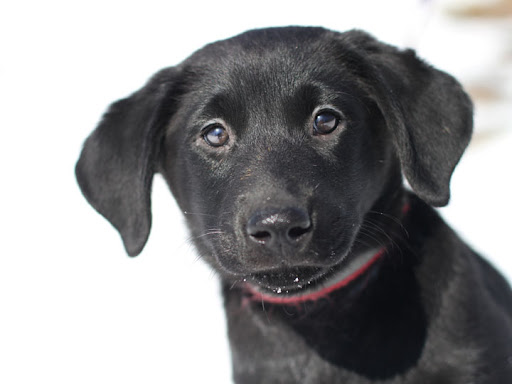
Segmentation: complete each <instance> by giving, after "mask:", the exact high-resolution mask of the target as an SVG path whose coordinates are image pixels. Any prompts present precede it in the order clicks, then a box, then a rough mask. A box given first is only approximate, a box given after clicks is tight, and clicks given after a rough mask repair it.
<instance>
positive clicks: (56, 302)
mask: <svg viewBox="0 0 512 384" xmlns="http://www.w3.org/2000/svg"><path fill="white" fill-rule="evenodd" d="M473 2H474V1H473ZM11 3H12V4H11V5H5V4H4V5H1V6H0V57H1V60H0V105H1V106H2V107H1V113H0V135H1V137H0V160H1V161H0V164H1V165H0V167H1V168H0V170H1V175H2V179H3V182H2V189H1V192H0V196H1V200H0V201H1V210H0V212H1V217H2V219H3V220H2V222H1V224H0V225H1V231H0V233H1V237H0V238H1V240H2V241H1V243H2V250H1V255H0V382H1V383H9V384H11V383H39V382H52V383H56V384H57V383H120V382H123V383H126V384H128V383H171V382H187V383H199V382H211V383H228V382H230V371H229V369H230V368H229V351H228V346H227V342H226V338H225V331H226V330H225V324H224V317H223V316H224V315H223V313H222V310H221V300H220V297H219V294H218V284H217V281H216V278H215V276H214V274H213V273H212V272H211V271H209V270H208V269H207V268H206V267H205V266H204V265H203V264H202V262H201V261H200V260H198V259H197V257H196V256H195V255H194V253H193V251H192V249H191V247H190V245H189V244H188V242H187V241H186V238H187V235H186V233H185V232H184V229H183V226H182V219H181V216H180V213H179V212H178V210H177V208H176V207H175V205H174V202H173V200H172V198H171V196H170V194H169V193H168V192H167V190H166V187H165V186H164V183H163V182H162V180H161V179H160V178H156V180H155V186H154V194H153V208H154V209H153V211H154V222H153V231H152V234H151V237H150V240H149V243H148V245H147V247H146V249H145V250H144V252H143V254H142V255H141V256H139V257H138V258H135V259H130V258H128V257H127V256H125V254H124V251H123V249H122V245H121V242H120V239H119V238H118V236H117V234H116V233H115V232H114V230H113V229H112V228H111V227H110V225H109V224H108V223H107V222H106V221H105V220H103V219H102V218H101V217H100V216H99V215H97V214H96V213H95V212H94V211H93V210H92V209H91V208H90V207H89V206H88V205H87V204H86V203H85V200H84V199H83V198H82V197H81V195H80V192H79V190H78V188H77V186H76V184H75V181H74V177H73V167H74V163H75V161H76V158H77V156H78V153H79V151H80V147H81V143H82V141H83V140H84V138H85V137H86V136H87V135H88V134H89V133H90V131H91V130H92V129H93V128H94V126H95V124H96V123H97V121H98V119H99V117H100V115H101V114H102V112H103V111H104V109H105V108H106V106H107V105H108V104H109V103H110V102H111V101H113V100H115V99H118V98H120V97H123V96H125V95H127V94H129V93H131V92H132V91H133V90H135V89H137V88H138V87H139V86H140V85H141V84H142V83H143V82H144V81H145V80H146V79H147V78H148V77H149V76H150V75H151V74H152V73H154V72H155V71H156V70H157V69H159V68H161V67H164V66H168V65H173V64H176V63H178V62H179V61H181V60H182V59H184V58H185V57H186V56H187V55H189V54H190V53H191V52H192V51H193V50H195V49H196V48H199V47H201V46H202V45H204V44H206V43H208V42H210V41H213V40H217V39H220V38H225V37H228V36H230V35H233V34H236V33H239V32H241V31H244V30H246V29H250V28H254V27H263V26H270V25H289V24H299V25H323V26H326V27H329V28H332V29H336V30H345V29H348V28H352V27H358V28H363V29H367V30H369V31H370V32H372V33H374V34H375V35H376V36H378V37H380V38H381V39H383V40H385V41H388V42H390V43H394V44H397V45H400V46H404V45H410V46H413V47H415V48H417V49H418V51H419V53H420V55H422V56H424V57H425V58H427V59H428V60H429V61H430V62H432V63H433V64H435V65H437V66H439V67H441V68H443V69H446V70H448V71H450V72H452V73H454V74H455V75H457V76H459V77H460V78H461V80H462V81H463V82H464V83H465V84H466V85H467V86H468V89H470V90H474V94H475V96H476V101H477V115H476V122H477V130H476V134H475V140H474V142H473V144H472V145H471V147H470V149H469V150H468V152H467V154H466V156H465V157H464V158H463V161H462V162H461V164H460V166H459V167H458V169H457V171H456V173H455V175H454V177H453V184H452V202H451V204H450V206H449V207H447V208H443V209H442V213H443V215H445V217H446V218H447V220H448V221H450V222H451V223H452V224H453V226H454V227H455V228H457V229H458V230H459V231H460V233H461V234H462V236H463V237H464V238H465V239H466V240H467V241H468V242H470V243H471V244H472V245H473V246H474V247H475V248H476V249H478V250H479V251H481V252H482V253H484V254H486V255H487V256H488V257H489V258H490V259H491V260H492V261H493V263H494V264H496V265H498V266H499V267H500V268H501V269H502V271H503V272H504V273H505V274H507V276H508V277H509V279H512V252H511V251H510V246H509V241H508V240H509V239H508V236H511V235H512V233H511V225H510V219H509V218H510V217H511V214H512V209H511V205H510V203H509V201H510V196H511V194H512V185H511V180H510V179H511V178H510V166H511V165H512V164H511V163H512V162H511V160H512V154H511V150H512V127H511V125H512V116H511V113H512V112H511V110H512V109H511V108H510V105H511V104H510V102H511V99H512V96H511V95H512V89H511V88H512V74H511V73H512V71H511V65H512V49H511V47H512V43H511V41H510V40H507V38H510V36H512V33H510V32H511V25H512V24H511V19H510V18H508V19H502V20H501V21H496V20H493V21H485V20H482V19H473V20H468V19H467V18H461V17H458V18H454V17H453V16H452V17H448V13H447V11H446V10H447V9H448V8H450V9H453V7H455V6H460V5H461V4H462V5H464V2H463V1H462V0H459V1H457V2H456V3H454V2H450V3H447V2H446V1H445V2H437V3H432V2H427V1H422V2H420V1H418V2H414V1H406V0H403V1H398V0H397V1H386V2H383V1H369V0H366V1H358V2H357V6H355V5H354V4H355V3H356V2H352V1H341V0H338V1H331V2H327V1H317V2H315V3H314V4H311V3H308V4H306V5H299V2H296V1H293V2H291V1H290V2H288V1H283V2H276V1H267V0H264V1H259V2H258V5H257V6H256V5H252V7H254V8H250V7H251V5H247V4H245V3H242V2H234V1H232V2H228V1H224V0H217V1H209V2H204V3H202V2H197V1H188V2H182V3H184V4H180V5H171V2H168V1H155V0H147V1H145V2H141V3H139V4H135V2H131V1H124V2H121V1H118V2H113V1H110V2H109V1H101V2H100V1H88V2H83V3H77V2H69V1H68V2H64V1H56V0H48V1H44V2H36V1H32V2H31V1H26V2H22V1H20V2H16V3H15V4H16V5H13V4H14V2H11ZM251 4H255V3H251ZM457 9H458V8H457Z"/></svg>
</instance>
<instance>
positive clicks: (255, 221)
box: [247, 207, 312, 249]
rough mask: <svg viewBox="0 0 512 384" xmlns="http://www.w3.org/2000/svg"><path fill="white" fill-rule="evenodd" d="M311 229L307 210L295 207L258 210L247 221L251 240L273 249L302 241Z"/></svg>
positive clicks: (294, 244)
mask: <svg viewBox="0 0 512 384" xmlns="http://www.w3.org/2000/svg"><path fill="white" fill-rule="evenodd" d="M311 229H312V226H311V219H310V216H309V214H308V212H307V211H306V210H304V209H302V208H296V207H290V208H280V209H266V210H263V211H258V212H256V213H254V214H253V215H252V216H251V218H250V219H249V221H248V222H247V234H248V235H249V238H250V239H251V240H252V241H254V242H256V243H259V244H262V245H264V246H266V247H268V248H275V249H278V248H281V247H282V246H296V245H298V244H299V243H302V240H304V238H305V237H306V236H305V235H306V234H307V233H308V232H310V231H311Z"/></svg>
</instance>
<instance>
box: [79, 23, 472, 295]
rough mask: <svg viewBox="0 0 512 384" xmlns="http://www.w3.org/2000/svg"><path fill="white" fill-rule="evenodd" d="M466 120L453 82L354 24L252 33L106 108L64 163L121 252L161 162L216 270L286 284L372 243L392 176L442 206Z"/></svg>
mask: <svg viewBox="0 0 512 384" xmlns="http://www.w3.org/2000/svg"><path fill="white" fill-rule="evenodd" d="M471 129H472V107H471V102H470V100H469V99H468V97H467V95H466V94H465V93H464V92H463V90H462V89H461V87H460V85H459V84H458V83H457V82H456V81H455V80H454V79H453V78H452V77H450V76H449V75H447V74H445V73H443V72H441V71H438V70H436V69H434V68H432V67H430V66H429V65H427V64H425V63H424V62H423V61H421V60H419V59H418V58H417V57H416V56H415V54H414V53H413V52H412V51H400V50H398V49H396V48H394V47H391V46H389V45H386V44H383V43H381V42H378V41H377V40H375V39H374V38H372V37H371V36H369V35H367V34H365V33H363V32H360V31H350V32H347V33H342V34H340V33H335V32H331V31H327V30H324V29H320V28H276V29H264V30H256V31H251V32H247V33H244V34H242V35H239V36H237V37H234V38H232V39H229V40H225V41H221V42H217V43H214V44H211V45H208V46H206V47H205V48H203V49H201V50H199V51H198V52H196V53H195V54H193V55H192V56H191V57H190V58H188V59H187V60H186V61H184V62H183V63H181V64H180V65H178V66H176V67H171V68H167V69H164V70H162V71H160V72H159V73H157V74H156V75H155V76H154V77H153V78H152V79H151V80H150V81H149V82H148V83H147V84H146V85H145V86H144V87H143V88H142V89H140V90H139V91H137V92H135V93H134V94H133V95H131V96H130V97H128V98H126V99H123V100H120V101H118V102H116V103H114V104H113V105H112V106H111V107H110V109H109V111H108V112H107V113H106V114H105V116H104V118H103V120H102V122H101V123H100V124H99V126H98V127H97V129H96V130H95V131H94V132H93V133H92V135H91V136H90V137H89V138H88V139H87V141H86V143H85V145H84V149H83V152H82V155H81V157H80V160H79V162H78V165H77V169H76V172H77V178H78V182H79V184H80V186H81V188H82V191H83V193H84V195H85V196H86V197H87V199H88V200H89V202H90V203H91V204H92V205H93V206H94V207H95V208H96V209H97V210H98V211H99V212H100V213H101V214H102V215H104V216H105V217H106V218H107V219H108V220H109V221H110V222H111V223H112V224H113V225H114V226H115V227H116V228H117V229H118V231H119V232H120V233H121V236H122V238H123V241H124V244H125V247H126V250H127V252H128V253H129V254H130V255H137V254H138V253H140V252H141V250H142V248H143V247H144V244H145V242H146V240H147V237H148V234H149V230H150V221H151V213H150V191H151V182H152V177H153V174H154V173H155V172H161V173H162V174H163V176H164V177H165V178H166V180H167V181H168V183H169V185H170V188H171V190H172V192H173V194H174V196H175V198H176V199H177V201H178V204H179V206H180V208H181V209H182V210H183V212H184V213H185V216H186V219H187V223H188V224H189V227H190V230H191V232H192V236H193V238H194V242H195V244H196V246H197V248H198V250H199V252H200V253H201V255H202V256H204V258H205V259H206V260H207V261H208V262H209V263H210V264H212V265H213V266H214V268H216V269H217V270H218V271H219V272H220V273H221V274H222V275H223V276H225V277H226V278H229V277H232V278H236V279H251V280H253V281H255V282H257V283H259V284H262V285H264V286H266V287H269V288H271V289H274V290H279V291H280V290H281V288H282V287H284V288H286V289H290V290H293V289H299V288H300V287H302V286H303V282H304V281H308V282H310V281H314V280H315V279H318V278H320V277H321V276H324V275H326V274H327V273H330V272H331V271H333V270H335V269H337V268H341V267H339V266H340V264H341V261H342V260H343V259H344V258H345V257H346V256H347V255H348V254H349V253H354V250H356V249H357V250H358V252H359V253H364V251H365V250H366V249H373V248H374V247H376V244H377V243H379V239H378V237H379V235H378V231H373V232H374V236H372V235H371V234H369V233H368V228H366V232H365V231H364V230H365V225H364V224H365V220H367V219H368V217H369V215H371V214H372V213H377V214H378V215H394V216H396V215H399V214H400V209H401V204H402V203H401V200H400V197H401V196H402V193H401V191H402V186H401V185H402V174H403V175H405V178H406V179H407V180H408V182H409V184H410V186H411V187H412V189H413V190H414V192H415V193H416V194H417V195H418V196H419V197H420V198H421V199H423V200H424V201H425V202H427V203H429V204H431V205H434V206H441V205H444V204H446V203H447V201H448V198H449V181H450V177H451V174H452V171H453V169H454V167H455V165H456V164H457V162H458V161H459V159H460V156H461V155H462V152H463V151H464V149H465V147H466V145H467V143H468V141H469V138H470V135H471ZM365 234H366V235H367V236H366V238H365V237H364V235H365ZM381 241H382V240H381Z"/></svg>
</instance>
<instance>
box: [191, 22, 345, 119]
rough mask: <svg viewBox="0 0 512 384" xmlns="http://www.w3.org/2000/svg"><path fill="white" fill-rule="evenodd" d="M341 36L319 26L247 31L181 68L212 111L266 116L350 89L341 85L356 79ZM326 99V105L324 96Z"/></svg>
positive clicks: (201, 52) (206, 50)
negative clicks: (226, 110)
mask: <svg viewBox="0 0 512 384" xmlns="http://www.w3.org/2000/svg"><path fill="white" fill-rule="evenodd" d="M340 36H343V35H342V34H338V33H333V32H330V31H327V30H324V29H320V28H275V29H266V30H256V31H250V32H248V33H245V34H242V35H239V36H236V37H234V38H231V39H228V40H224V41H220V42H217V43H213V44H210V45H208V46H206V47H205V48H203V49H201V50H199V51H198V52H196V53H195V54H194V55H192V56H191V57H190V58H189V59H188V60H187V61H186V62H185V68H186V69H187V71H188V72H189V73H192V76H193V77H194V78H195V79H196V82H195V87H194V88H195V93H196V94H199V95H200V97H199V99H200V100H201V102H202V104H203V106H204V107H205V108H204V109H206V110H207V112H210V111H211V114H212V115H215V114H216V111H218V110H223V109H230V110H234V109H236V110H242V109H244V110H249V111H253V112H255V113H257V114H258V115H259V116H263V115H267V116H268V115H269V114H271V112H272V110H282V109H283V107H285V106H286V105H296V104H297V103H306V104H308V103H309V104H315V103H317V104H318V103H320V101H321V100H320V99H322V96H325V95H329V96H330V97H332V98H335V97H337V95H336V93H337V92H339V93H343V92H345V91H346V90H347V89H350V87H347V86H345V87H343V85H342V84H343V83H344V82H345V83H349V82H353V81H354V78H353V76H351V74H350V72H351V71H350V68H349V63H350V62H351V60H348V59H347V57H348V56H350V49H344V47H345V44H344V43H343V39H341V38H340ZM342 88H344V89H342ZM317 99H318V100H317ZM324 99H326V100H324V104H329V100H328V97H327V98H326V97H324ZM303 106H304V107H305V108H304V109H310V107H311V106H310V105H308V106H305V105H303ZM312 108H314V106H313V107H312ZM262 109H263V110H262ZM310 112H311V111H310Z"/></svg>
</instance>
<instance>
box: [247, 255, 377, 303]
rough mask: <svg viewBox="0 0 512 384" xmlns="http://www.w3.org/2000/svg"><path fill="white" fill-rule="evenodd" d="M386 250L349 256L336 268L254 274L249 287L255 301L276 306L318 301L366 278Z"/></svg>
mask: <svg viewBox="0 0 512 384" xmlns="http://www.w3.org/2000/svg"><path fill="white" fill-rule="evenodd" d="M384 253H385V250H384V249H381V250H371V251H367V252H364V253H362V254H358V255H349V256H347V257H346V258H344V259H343V260H342V261H341V262H340V263H338V264H337V265H336V266H334V267H329V268H319V267H297V268H292V269H283V270H280V271H273V272H268V273H265V272H261V273H255V274H251V275H250V276H249V277H247V278H245V279H244V281H245V282H246V287H247V290H248V291H249V293H250V294H251V296H252V297H253V299H254V300H257V301H265V302H268V303H274V304H292V305H293V304H298V303H301V302H305V301H316V300H318V299H321V298H324V297H327V296H328V295H329V294H330V293H332V292H334V291H337V290H339V289H341V288H343V287H346V286H347V285H349V284H350V283H351V282H352V281H354V280H356V279H357V278H358V277H360V276H362V275H364V274H365V272H366V271H368V270H369V269H370V267H372V266H373V265H374V264H375V263H376V262H377V261H378V260H380V259H381V257H382V256H383V255H384Z"/></svg>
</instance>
